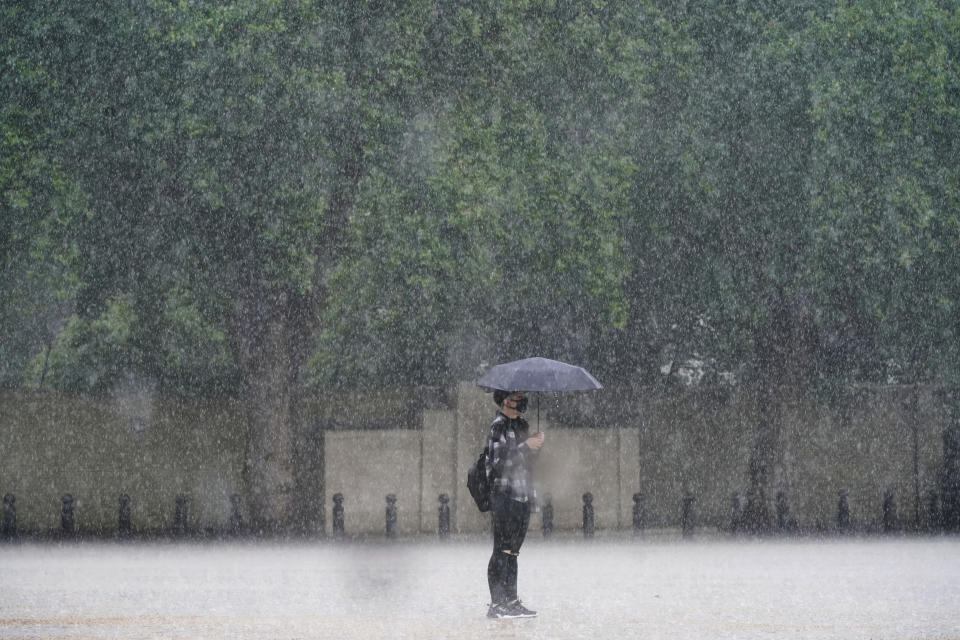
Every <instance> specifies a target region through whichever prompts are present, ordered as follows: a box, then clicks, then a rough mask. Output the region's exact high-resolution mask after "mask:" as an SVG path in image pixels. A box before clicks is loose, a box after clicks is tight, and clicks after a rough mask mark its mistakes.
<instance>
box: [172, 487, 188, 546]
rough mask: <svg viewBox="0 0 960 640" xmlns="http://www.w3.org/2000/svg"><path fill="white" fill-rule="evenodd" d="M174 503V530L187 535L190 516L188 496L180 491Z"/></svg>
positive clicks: (181, 534)
mask: <svg viewBox="0 0 960 640" xmlns="http://www.w3.org/2000/svg"><path fill="white" fill-rule="evenodd" d="M173 505H174V506H173V532H174V533H175V534H176V535H178V536H185V535H187V526H188V520H189V516H190V513H189V504H188V502H187V496H185V495H184V494H182V493H178V494H177V497H176V498H174V501H173Z"/></svg>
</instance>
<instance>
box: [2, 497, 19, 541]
mask: <svg viewBox="0 0 960 640" xmlns="http://www.w3.org/2000/svg"><path fill="white" fill-rule="evenodd" d="M0 527H2V528H0V536H2V537H3V539H4V540H12V539H14V538H16V537H17V497H16V496H15V495H13V494H12V493H7V494H5V495H4V496H3V524H2V525H0Z"/></svg>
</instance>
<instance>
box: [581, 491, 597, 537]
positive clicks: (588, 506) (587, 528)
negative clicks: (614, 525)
mask: <svg viewBox="0 0 960 640" xmlns="http://www.w3.org/2000/svg"><path fill="white" fill-rule="evenodd" d="M595 524H596V523H595V522H594V514H593V494H592V493H590V492H589V491H587V492H586V493H585V494H583V537H584V538H592V537H593V534H594V531H595V530H596V526H595Z"/></svg>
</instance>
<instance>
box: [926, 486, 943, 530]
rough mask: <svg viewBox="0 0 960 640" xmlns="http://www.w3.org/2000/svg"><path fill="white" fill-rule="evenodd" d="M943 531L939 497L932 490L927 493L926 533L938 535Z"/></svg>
mask: <svg viewBox="0 0 960 640" xmlns="http://www.w3.org/2000/svg"><path fill="white" fill-rule="evenodd" d="M942 530H943V515H942V512H941V510H940V495H939V494H938V493H937V492H936V490H934V489H930V491H929V492H927V533H929V534H934V533H940V532H941V531H942Z"/></svg>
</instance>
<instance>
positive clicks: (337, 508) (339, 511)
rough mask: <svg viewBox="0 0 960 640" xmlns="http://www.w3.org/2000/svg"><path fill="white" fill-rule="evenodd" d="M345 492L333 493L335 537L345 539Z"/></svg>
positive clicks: (335, 538)
mask: <svg viewBox="0 0 960 640" xmlns="http://www.w3.org/2000/svg"><path fill="white" fill-rule="evenodd" d="M343 535H344V529H343V494H342V493H335V494H333V538H334V540H343Z"/></svg>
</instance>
